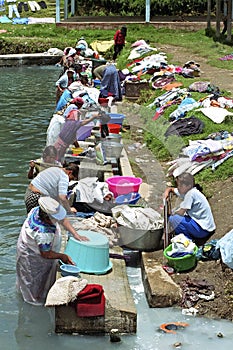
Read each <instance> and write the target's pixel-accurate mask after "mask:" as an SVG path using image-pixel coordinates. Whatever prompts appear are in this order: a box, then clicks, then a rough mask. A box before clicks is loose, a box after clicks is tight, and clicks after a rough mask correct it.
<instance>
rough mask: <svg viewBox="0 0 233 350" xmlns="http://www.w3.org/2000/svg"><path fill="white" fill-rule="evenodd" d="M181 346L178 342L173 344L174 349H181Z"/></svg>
mask: <svg viewBox="0 0 233 350" xmlns="http://www.w3.org/2000/svg"><path fill="white" fill-rule="evenodd" d="M181 345H182V343H180V342H176V343H174V344H173V346H174V348H179V347H181Z"/></svg>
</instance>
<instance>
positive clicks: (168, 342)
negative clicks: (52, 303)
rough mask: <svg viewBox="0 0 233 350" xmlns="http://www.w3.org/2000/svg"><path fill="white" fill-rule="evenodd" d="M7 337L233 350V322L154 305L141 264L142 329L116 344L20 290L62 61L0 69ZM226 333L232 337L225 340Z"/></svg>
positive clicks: (1, 269)
mask: <svg viewBox="0 0 233 350" xmlns="http://www.w3.org/2000/svg"><path fill="white" fill-rule="evenodd" d="M0 74H1V78H2V77H4V79H3V78H2V79H1V80H0V101H1V108H0V178H1V186H0V248H1V249H0V258H1V264H0V285H1V288H0V341H1V349H3V350H17V349H20V350H27V349H30V350H31V349H33V350H37V349H38V350H41V348H42V347H43V348H44V349H49V348H51V347H56V348H57V349H63V348H64V349H66V350H76V349H80V348H82V347H85V349H86V350H91V349H93V348H95V349H96V350H104V349H106V350H107V349H109V348H111V349H118V350H122V349H130V350H133V349H134V350H144V349H145V350H150V349H151V350H152V349H153V350H157V349H158V350H165V349H166V350H167V349H170V348H173V344H174V343H175V342H181V343H182V349H184V350H186V349H187V350H189V349H190V350H194V349H198V350H200V348H201V347H204V348H205V349H206V350H209V349H213V350H215V349H216V350H217V349H219V348H222V349H224V350H228V349H229V350H230V349H231V348H232V340H233V334H232V323H230V322H225V321H221V322H216V321H211V320H206V319H202V318H188V317H187V316H186V317H185V316H182V315H181V312H180V310H176V309H151V308H149V307H148V304H147V301H146V299H145V295H144V291H143V285H142V282H141V276H140V270H139V269H134V268H129V269H128V274H129V279H130V283H131V286H132V293H133V296H134V299H135V304H136V307H137V310H138V323H137V327H138V330H137V335H127V336H124V337H122V342H121V343H116V344H114V343H110V341H109V337H108V336H104V337H103V336H101V337H92V336H90V337H87V336H85V337H84V336H69V335H57V334H55V333H54V318H53V311H52V310H50V309H46V308H42V307H36V306H32V305H27V304H25V303H24V302H22V300H21V297H19V296H18V295H17V294H16V291H15V247H16V242H17V238H18V234H19V230H20V227H21V225H22V223H23V221H24V219H25V215H26V210H25V207H24V200H23V199H24V193H25V189H26V187H27V185H28V179H27V170H28V162H29V160H30V159H35V158H38V157H39V156H40V155H41V151H42V149H43V148H44V146H45V133H46V129H47V126H48V124H49V120H50V118H51V116H52V113H53V110H54V101H55V85H54V83H55V81H56V79H57V76H58V74H59V71H58V70H57V68H55V67H22V68H21V67H20V68H18V67H16V68H7V69H0ZM171 321H180V322H188V323H190V327H188V328H187V329H185V330H183V331H179V332H177V334H175V335H171V334H169V335H168V334H163V333H161V332H160V331H159V330H158V329H159V325H160V324H162V323H164V322H171ZM218 332H222V333H223V335H224V337H223V338H218V337H217V333H218Z"/></svg>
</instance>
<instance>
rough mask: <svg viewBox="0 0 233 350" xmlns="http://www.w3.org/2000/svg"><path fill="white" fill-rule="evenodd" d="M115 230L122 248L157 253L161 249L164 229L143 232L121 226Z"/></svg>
mask: <svg viewBox="0 0 233 350" xmlns="http://www.w3.org/2000/svg"><path fill="white" fill-rule="evenodd" d="M115 230H116V232H117V233H118V235H119V245H120V246H124V247H126V248H130V249H133V250H140V251H155V250H159V249H161V239H162V236H163V228H160V229H156V230H141V229H132V228H128V227H126V226H119V227H117V228H116V229H115Z"/></svg>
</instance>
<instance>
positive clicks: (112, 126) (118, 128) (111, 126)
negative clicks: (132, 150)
mask: <svg viewBox="0 0 233 350" xmlns="http://www.w3.org/2000/svg"><path fill="white" fill-rule="evenodd" d="M108 131H109V132H110V133H112V134H119V132H120V131H121V125H120V124H108Z"/></svg>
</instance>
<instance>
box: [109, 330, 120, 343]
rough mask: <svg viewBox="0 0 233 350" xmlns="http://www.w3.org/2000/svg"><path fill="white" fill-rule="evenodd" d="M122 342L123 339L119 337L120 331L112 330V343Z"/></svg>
mask: <svg viewBox="0 0 233 350" xmlns="http://www.w3.org/2000/svg"><path fill="white" fill-rule="evenodd" d="M120 341H121V337H120V336H119V330H118V329H111V331H110V342H112V343H117V342H120Z"/></svg>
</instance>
